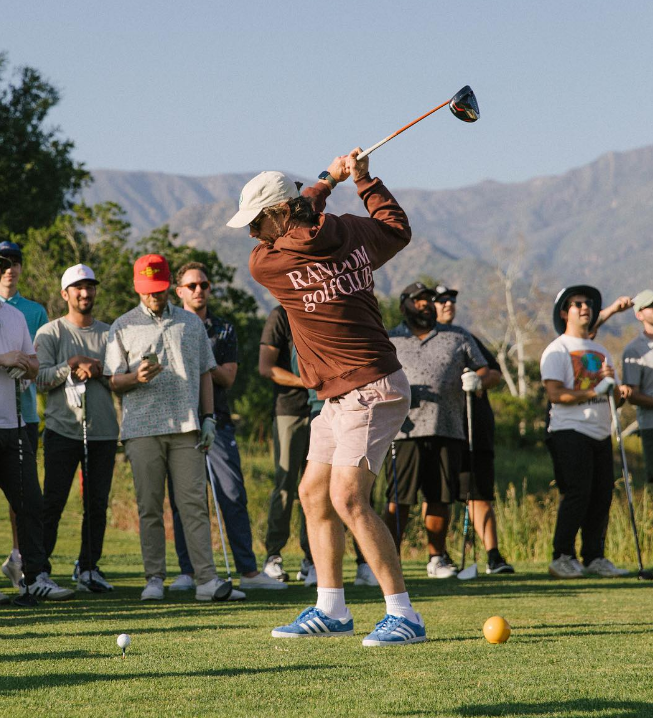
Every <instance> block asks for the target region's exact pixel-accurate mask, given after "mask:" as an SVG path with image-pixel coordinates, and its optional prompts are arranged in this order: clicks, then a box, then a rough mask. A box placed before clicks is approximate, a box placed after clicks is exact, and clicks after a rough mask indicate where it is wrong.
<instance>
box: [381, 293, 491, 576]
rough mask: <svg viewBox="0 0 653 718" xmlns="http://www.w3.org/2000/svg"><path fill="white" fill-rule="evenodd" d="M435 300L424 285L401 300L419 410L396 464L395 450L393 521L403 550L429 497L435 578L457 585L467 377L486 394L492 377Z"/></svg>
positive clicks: (398, 334)
mask: <svg viewBox="0 0 653 718" xmlns="http://www.w3.org/2000/svg"><path fill="white" fill-rule="evenodd" d="M435 297H436V293H435V291H434V290H432V289H429V288H428V287H426V286H425V285H424V284H422V283H421V282H414V283H413V284H410V285H409V286H408V287H406V289H404V291H403V292H402V293H401V297H400V307H401V312H402V314H403V315H404V320H403V321H402V322H401V324H399V326H397V327H395V328H394V329H393V330H392V331H390V332H389V336H390V340H391V341H392V343H393V344H394V345H395V347H396V349H397V357H398V359H399V361H400V362H401V364H402V366H403V369H404V372H405V373H406V376H407V377H408V381H409V382H410V385H411V386H410V388H411V409H410V412H409V414H408V417H407V418H406V421H405V422H404V424H403V426H402V427H401V430H400V432H399V434H398V435H397V437H396V439H395V441H394V447H395V451H396V462H393V460H392V450H391V452H390V454H389V455H388V456H387V458H386V462H385V470H386V478H387V492H386V496H387V505H386V511H385V522H386V525H387V526H388V528H389V529H390V530H391V532H392V534H393V535H394V536H395V543H396V544H397V548H399V543H400V541H401V537H402V536H403V532H404V530H405V528H406V524H407V522H408V516H409V513H410V507H411V506H412V505H414V504H416V503H417V494H418V491H419V490H421V492H422V496H423V498H424V502H425V509H424V511H423V515H424V525H425V528H426V533H427V537H428V549H429V557H430V558H429V563H428V565H427V567H426V569H427V574H428V576H429V577H431V578H450V577H451V576H455V575H456V568H455V566H454V565H453V563H452V562H451V560H450V559H449V558H448V556H447V554H446V535H447V529H448V526H449V504H451V503H453V502H454V501H455V500H456V499H457V497H458V493H459V489H458V476H459V472H460V462H461V458H462V452H463V449H464V446H465V429H464V411H465V394H464V392H463V388H462V383H461V375H462V374H463V370H464V369H465V368H469V369H472V370H473V371H475V372H477V376H476V378H477V382H476V383H477V385H478V388H480V387H481V386H482V385H483V383H484V382H485V381H487V379H488V376H489V371H488V369H487V366H486V365H487V362H486V360H485V359H484V358H483V355H482V354H481V352H480V350H479V349H478V347H477V345H476V343H475V342H474V340H473V339H472V336H471V334H469V332H467V331H465V330H464V329H462V328H460V327H451V326H445V325H442V324H438V323H436V312H435V306H434V300H435ZM395 476H396V482H395ZM397 515H398V516H399V521H398V522H397ZM397 524H398V525H399V526H398V529H397Z"/></svg>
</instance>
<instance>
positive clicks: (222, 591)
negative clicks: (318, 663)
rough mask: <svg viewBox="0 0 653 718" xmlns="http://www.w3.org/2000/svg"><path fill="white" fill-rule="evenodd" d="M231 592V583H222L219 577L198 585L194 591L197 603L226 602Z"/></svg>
mask: <svg viewBox="0 0 653 718" xmlns="http://www.w3.org/2000/svg"><path fill="white" fill-rule="evenodd" d="M232 590H233V586H232V585H231V581H224V580H223V579H221V578H220V577H219V576H216V577H215V578H212V579H211V580H210V581H207V582H206V583H200V584H199V586H198V587H197V588H196V589H195V598H196V599H197V600H198V601H226V600H227V599H228V598H229V595H230V594H231V592H232Z"/></svg>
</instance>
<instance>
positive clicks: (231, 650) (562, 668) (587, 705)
mask: <svg viewBox="0 0 653 718" xmlns="http://www.w3.org/2000/svg"><path fill="white" fill-rule="evenodd" d="M243 454H244V456H243V458H244V465H245V468H246V475H247V480H248V490H249V494H250V508H251V510H252V518H253V523H254V528H255V533H256V536H257V547H258V549H257V550H258V551H259V554H260V537H261V530H262V528H261V517H262V516H263V517H264V511H265V498H266V496H267V492H268V490H269V472H270V464H269V459H268V458H266V456H267V455H266V452H257V451H255V450H251V451H250V450H247V451H244V452H243ZM522 458H523V457H522ZM516 477H517V474H515V475H513V479H516ZM527 478H528V476H527ZM130 497H131V493H130V487H129V483H128V476H127V472H126V471H125V467H124V466H122V465H121V466H120V467H119V470H118V471H117V473H116V483H115V488H114V491H113V501H112V509H111V516H110V523H111V526H110V528H109V530H108V533H107V538H106V542H105V555H104V558H103V562H102V565H103V566H104V568H105V569H106V570H107V573H108V576H109V578H110V579H111V580H112V581H113V582H114V583H115V585H116V591H115V593H113V594H109V595H108V596H106V597H105V596H93V595H88V594H80V596H79V597H78V598H77V599H76V600H75V601H72V602H68V603H60V604H56V603H42V604H40V605H39V607H38V608H36V609H33V610H27V609H22V610H21V609H17V608H14V607H12V606H8V607H7V606H5V607H0V636H1V639H0V641H1V642H0V664H1V669H0V716H2V717H4V716H12V718H13V716H15V715H16V714H17V713H18V712H20V713H24V714H25V715H30V716H57V717H59V716H89V715H96V714H99V715H102V716H103V717H104V716H125V717H128V716H157V718H163V717H164V716H229V717H230V718H231V717H234V718H236V717H238V718H240V717H243V716H256V717H259V716H260V717H264V716H274V717H275V718H279V717H280V716H302V717H303V716H325V715H327V716H328V715H331V716H334V717H335V716H463V717H464V716H511V717H514V718H518V717H520V716H529V717H533V718H540V717H544V716H564V717H566V718H581V717H585V716H588V717H590V716H591V717H592V718H596V717H598V716H605V717H606V718H607V717H610V718H630V717H635V716H652V715H653V681H651V679H650V659H651V648H650V645H651V643H650V634H651V629H652V628H653V625H652V624H653V619H652V618H651V616H653V586H651V585H649V584H646V583H640V582H638V581H637V580H636V579H635V578H624V579H618V580H606V579H604V580H600V579H585V580H579V581H570V582H561V581H553V580H551V579H549V577H548V576H547V575H546V564H545V563H543V562H540V563H533V562H532V561H531V560H519V561H518V562H517V565H516V567H517V570H518V574H516V575H515V576H514V577H510V576H498V577H487V576H481V577H479V578H478V579H477V580H476V581H469V582H461V581H456V580H450V581H433V580H428V579H426V578H425V572H424V559H423V557H420V558H419V559H417V560H412V559H411V560H408V561H406V562H405V571H406V575H407V579H408V587H409V590H410V593H411V596H412V598H413V601H414V603H415V605H416V607H417V609H418V610H420V611H421V612H422V614H423V616H424V619H425V621H426V624H427V628H428V634H429V641H428V643H426V644H422V645H415V646H405V647H402V648H394V649H371V648H366V649H364V648H363V647H362V646H361V639H362V638H363V637H364V635H365V634H366V633H367V632H368V631H369V630H371V628H372V627H373V625H374V623H375V622H376V621H377V620H379V619H380V618H381V615H382V613H383V607H382V603H381V600H380V595H379V592H378V590H377V589H371V588H355V587H353V586H352V585H351V581H352V579H353V575H354V571H355V564H354V563H353V560H352V559H351V558H349V557H348V559H347V563H346V580H347V598H348V603H349V605H350V607H351V610H352V613H353V615H354V618H355V627H356V635H355V636H354V637H352V638H342V639H322V640H320V639H313V640H311V639H308V640H285V641H284V640H279V639H273V638H272V637H271V636H270V629H271V628H272V627H274V626H276V625H279V624H281V623H284V622H287V621H289V620H291V619H292V618H294V617H295V615H296V614H297V613H298V612H299V611H300V610H301V609H303V608H304V607H305V606H307V605H309V604H311V603H312V602H313V601H314V595H315V594H314V590H312V589H305V588H303V586H300V585H299V584H297V583H294V584H292V585H291V586H290V588H289V590H288V591H286V592H283V594H282V595H279V594H278V593H275V594H270V593H265V592H263V593H261V592H258V594H257V593H256V592H250V594H249V596H248V601H247V602H246V603H242V604H233V603H227V604H209V605H206V604H200V603H198V602H196V601H195V600H194V598H193V596H192V595H190V596H188V595H182V596H174V594H173V595H171V596H169V597H167V598H166V600H165V601H164V602H162V603H156V604H154V605H153V604H151V603H150V604H145V605H144V604H142V603H141V602H140V600H139V595H140V591H141V589H142V586H143V578H142V566H141V560H140V550H139V544H138V537H137V535H136V533H135V531H134V529H133V525H132V524H133V506H130V501H131V498H130ZM524 500H525V499H524V498H523V497H521V494H520V492H515V495H514V498H513V503H512V504H511V503H510V502H511V499H510V496H508V497H505V498H504V499H502V501H503V504H501V505H502V506H503V505H504V504H505V511H504V514H505V516H507V517H508V518H510V520H513V519H514V518H515V516H516V517H519V516H521V514H519V511H524V508H523V503H524ZM536 505H537V501H533V502H531V503H529V504H528V506H527V508H528V511H526V512H525V513H524V516H530V515H531V513H532V512H533V511H535V508H534V507H536ZM499 508H501V506H499ZM649 508H650V507H649ZM79 509H80V501H79V494H78V492H77V490H76V489H74V490H73V493H72V495H71V499H70V501H69V506H68V507H67V510H66V513H65V514H64V520H63V522H62V525H61V530H60V541H59V543H58V545H57V550H56V553H55V555H54V557H53V564H54V577H55V578H56V579H57V580H59V581H60V582H61V583H62V584H64V585H69V584H70V569H71V568H72V563H73V560H74V558H75V555H76V553H77V551H78V537H79ZM647 510H648V509H647ZM515 512H517V513H516V514H515ZM529 512H531V513H529ZM513 514H514V516H513ZM533 516H535V518H533ZM537 516H539V515H538V514H533V515H532V516H531V518H530V519H528V521H530V520H535V519H537ZM524 520H526V519H524ZM613 521H614V518H613ZM502 531H504V535H505V537H506V540H507V536H508V533H507V530H506V527H505V526H503V528H502ZM615 531H621V528H620V527H618V526H617V527H616V528H615ZM0 539H1V540H2V545H4V546H8V544H9V533H8V522H7V521H6V520H3V521H2V522H0ZM514 540H515V541H518V540H520V539H519V537H515V539H514ZM216 558H218V560H219V554H217V553H216ZM168 559H169V565H168V568H169V573H170V575H175V574H176V573H177V569H176V565H175V563H174V549H173V546H172V544H171V543H170V544H169V545H168ZM219 563H221V561H219ZM286 564H287V567H288V568H291V569H292V568H294V569H295V570H296V568H297V566H298V564H299V556H298V554H296V553H295V554H293V553H291V552H289V553H288V554H287V555H286ZM631 565H632V564H631ZM481 567H483V564H481ZM2 588H3V589H4V590H5V591H6V592H7V593H8V594H11V595H14V593H15V592H14V591H13V590H12V589H6V582H5V583H4V585H3V586H2ZM495 614H499V615H503V616H505V617H506V618H507V619H508V620H509V621H510V623H511V625H512V627H513V634H512V637H511V638H510V640H509V641H508V643H507V644H505V645H499V646H492V645H490V644H488V643H487V642H486V641H485V640H484V639H483V636H482V626H483V623H484V621H485V619H486V618H488V617H489V616H492V615H495ZM122 632H126V633H129V634H130V635H131V636H132V641H133V642H132V646H131V647H130V649H129V650H128V653H127V658H126V660H122V659H121V657H120V650H119V649H118V647H117V646H116V637H117V636H118V634H119V633H122Z"/></svg>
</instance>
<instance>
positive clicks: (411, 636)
mask: <svg viewBox="0 0 653 718" xmlns="http://www.w3.org/2000/svg"><path fill="white" fill-rule="evenodd" d="M415 615H416V616H417V620H418V623H413V621H409V620H408V619H407V618H406V617H405V616H391V615H390V614H389V613H387V614H386V615H385V617H384V618H383V620H382V621H379V622H378V623H377V624H376V628H375V629H374V630H373V631H372V633H370V634H369V635H368V636H366V637H365V638H364V639H363V645H364V646H396V645H403V644H404V643H421V642H422V641H425V640H426V629H425V628H424V621H423V620H422V617H421V616H420V615H419V613H416V614H415Z"/></svg>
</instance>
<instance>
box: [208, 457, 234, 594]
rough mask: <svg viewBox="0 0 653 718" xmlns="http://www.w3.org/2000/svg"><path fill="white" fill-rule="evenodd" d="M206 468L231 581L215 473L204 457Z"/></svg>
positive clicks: (228, 575) (229, 576) (225, 562)
mask: <svg viewBox="0 0 653 718" xmlns="http://www.w3.org/2000/svg"><path fill="white" fill-rule="evenodd" d="M206 468H207V470H208V472H209V484H211V493H212V494H213V503H214V504H215V515H216V517H217V519H218V530H219V531H220V543H221V544H222V553H223V554H224V565H225V568H226V571H227V578H228V579H229V580H230V581H231V568H230V566H229V558H228V557H227V544H226V543H225V541H224V530H223V528H222V517H221V516H220V506H219V504H218V494H217V492H216V489H215V474H214V473H213V469H212V467H211V462H210V461H209V459H208V457H207V459H206Z"/></svg>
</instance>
